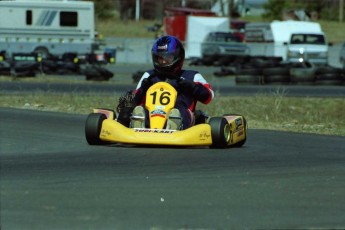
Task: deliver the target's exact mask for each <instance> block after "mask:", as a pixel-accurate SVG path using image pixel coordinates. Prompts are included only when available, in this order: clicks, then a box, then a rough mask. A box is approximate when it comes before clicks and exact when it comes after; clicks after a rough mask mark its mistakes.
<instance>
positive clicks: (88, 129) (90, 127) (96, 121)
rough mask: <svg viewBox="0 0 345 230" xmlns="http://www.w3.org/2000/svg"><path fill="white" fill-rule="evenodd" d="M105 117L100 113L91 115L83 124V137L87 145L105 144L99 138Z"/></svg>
mask: <svg viewBox="0 0 345 230" xmlns="http://www.w3.org/2000/svg"><path fill="white" fill-rule="evenodd" d="M106 118H107V117H106V116H105V115H104V114H101V113H91V114H89V116H88V117H87V119H86V123H85V137H86V141H87V143H89V145H102V144H105V142H104V141H102V140H101V139H100V138H99V135H100V133H101V128H102V123H103V121H104V120H105V119H106Z"/></svg>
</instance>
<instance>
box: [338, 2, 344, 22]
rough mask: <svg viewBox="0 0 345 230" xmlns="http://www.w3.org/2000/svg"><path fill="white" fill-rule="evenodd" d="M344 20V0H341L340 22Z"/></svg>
mask: <svg viewBox="0 0 345 230" xmlns="http://www.w3.org/2000/svg"><path fill="white" fill-rule="evenodd" d="M343 21H344V0H339V22H343Z"/></svg>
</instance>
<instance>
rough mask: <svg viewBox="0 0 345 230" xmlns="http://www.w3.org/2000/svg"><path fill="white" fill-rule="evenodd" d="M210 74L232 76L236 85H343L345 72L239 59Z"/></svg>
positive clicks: (271, 60) (271, 59)
mask: <svg viewBox="0 0 345 230" xmlns="http://www.w3.org/2000/svg"><path fill="white" fill-rule="evenodd" d="M242 60H243V61H242V62H239V61H235V62H232V63H231V65H228V66H222V67H221V68H220V71H216V72H214V75H215V76H216V77H226V76H231V75H232V76H235V81H236V83H237V84H239V85H241V84H252V85H265V84H279V85H290V84H294V85H344V86H345V69H342V68H337V67H333V66H317V65H314V64H311V63H309V62H302V63H289V62H283V61H282V59H281V58H276V57H261V56H252V57H247V59H243V58H242Z"/></svg>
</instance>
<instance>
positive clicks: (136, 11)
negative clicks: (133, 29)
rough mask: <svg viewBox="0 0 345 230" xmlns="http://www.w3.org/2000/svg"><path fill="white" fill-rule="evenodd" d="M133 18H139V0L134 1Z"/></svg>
mask: <svg viewBox="0 0 345 230" xmlns="http://www.w3.org/2000/svg"><path fill="white" fill-rule="evenodd" d="M135 20H136V21H139V20H140V0H136V1H135Z"/></svg>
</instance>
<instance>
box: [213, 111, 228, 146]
mask: <svg viewBox="0 0 345 230" xmlns="http://www.w3.org/2000/svg"><path fill="white" fill-rule="evenodd" d="M209 125H210V126H211V136H212V145H211V148H226V147H227V146H228V143H229V142H230V137H231V132H230V126H229V123H228V121H227V120H226V119H225V118H224V117H212V118H211V119H210V121H209Z"/></svg>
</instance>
